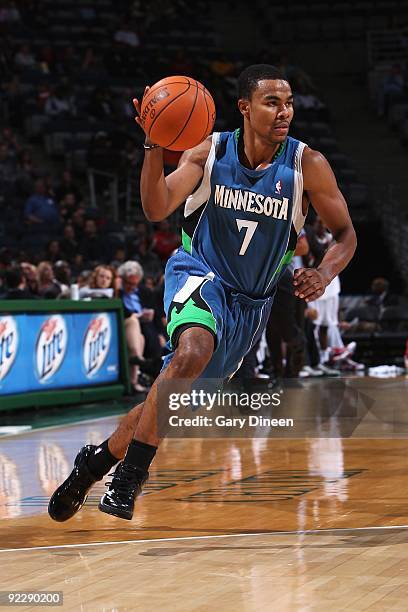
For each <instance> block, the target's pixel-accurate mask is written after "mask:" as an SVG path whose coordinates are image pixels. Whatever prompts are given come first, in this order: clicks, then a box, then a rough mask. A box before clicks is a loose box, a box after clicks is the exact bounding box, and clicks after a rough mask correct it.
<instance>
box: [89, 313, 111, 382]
mask: <svg viewBox="0 0 408 612" xmlns="http://www.w3.org/2000/svg"><path fill="white" fill-rule="evenodd" d="M110 341H111V325H110V320H109V317H108V316H107V315H106V314H100V315H98V316H97V317H95V318H94V319H92V320H91V322H90V323H89V325H88V328H87V330H86V332H85V338H84V344H83V354H82V358H83V363H84V366H85V372H86V375H87V376H88V378H90V377H92V376H95V374H96V373H97V372H98V370H100V368H101V367H102V364H103V363H104V361H105V359H106V357H107V355H108V352H109V348H110Z"/></svg>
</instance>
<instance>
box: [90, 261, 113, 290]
mask: <svg viewBox="0 0 408 612" xmlns="http://www.w3.org/2000/svg"><path fill="white" fill-rule="evenodd" d="M114 282H115V273H114V271H113V270H112V268H111V267H110V266H103V265H100V266H96V268H95V270H94V271H93V272H92V276H91V280H90V283H89V287H90V288H91V289H113V288H114Z"/></svg>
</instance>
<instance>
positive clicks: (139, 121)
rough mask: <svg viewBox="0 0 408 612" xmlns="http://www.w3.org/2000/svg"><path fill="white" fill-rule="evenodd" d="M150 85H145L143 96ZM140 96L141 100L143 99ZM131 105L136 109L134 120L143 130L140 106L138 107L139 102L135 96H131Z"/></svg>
mask: <svg viewBox="0 0 408 612" xmlns="http://www.w3.org/2000/svg"><path fill="white" fill-rule="evenodd" d="M149 89H150V87H149V86H148V85H146V87H145V90H144V93H143V98H144V97H145V95H146V94H147V92H148V91H149ZM143 98H142V100H143ZM133 106H134V107H135V110H136V117H135V121H136V123H137V124H138V125H140V127H141V128H142V130H143V131H144V127H143V122H142V119H141V108H140V102H139V100H138V99H137V98H133Z"/></svg>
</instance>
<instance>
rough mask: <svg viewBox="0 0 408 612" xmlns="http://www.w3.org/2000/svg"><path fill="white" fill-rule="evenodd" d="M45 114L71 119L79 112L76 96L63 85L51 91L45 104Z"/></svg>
mask: <svg viewBox="0 0 408 612" xmlns="http://www.w3.org/2000/svg"><path fill="white" fill-rule="evenodd" d="M44 111H45V114H46V115H48V116H49V117H52V118H56V117H58V118H59V119H63V118H65V119H69V118H72V117H75V116H76V114H77V107H76V102H75V97H74V95H73V94H72V93H71V91H70V89H69V88H68V87H66V86H65V87H64V86H62V85H60V86H58V87H56V88H55V89H54V90H53V91H51V95H50V96H49V97H48V98H47V101H46V103H45V105H44Z"/></svg>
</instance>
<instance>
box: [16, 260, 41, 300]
mask: <svg viewBox="0 0 408 612" xmlns="http://www.w3.org/2000/svg"><path fill="white" fill-rule="evenodd" d="M20 265H21V269H22V271H23V274H24V276H25V279H26V282H27V288H28V290H29V291H30V293H31V295H33V296H37V295H38V271H37V268H36V266H34V265H33V264H32V263H29V262H27V261H22V262H21V264H20Z"/></svg>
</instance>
